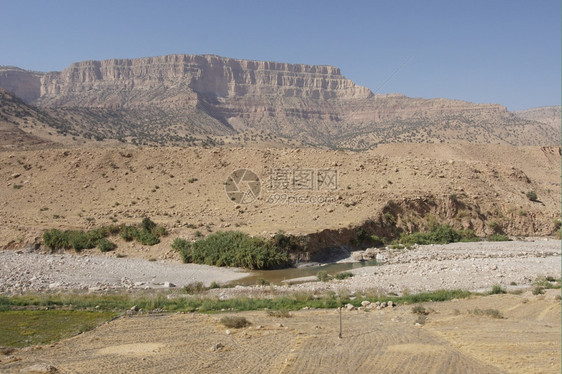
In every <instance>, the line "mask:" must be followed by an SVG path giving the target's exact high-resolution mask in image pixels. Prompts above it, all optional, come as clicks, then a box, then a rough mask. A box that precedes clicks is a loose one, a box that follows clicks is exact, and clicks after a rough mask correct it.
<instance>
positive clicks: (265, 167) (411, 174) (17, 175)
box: [0, 144, 560, 250]
mask: <svg viewBox="0 0 562 374" xmlns="http://www.w3.org/2000/svg"><path fill="white" fill-rule="evenodd" d="M1 154H2V157H1V158H0V160H1V161H0V178H1V179H2V180H4V181H5V182H4V183H3V184H2V185H0V206H1V207H2V209H1V210H0V215H1V217H0V218H1V220H2V222H4V223H5V224H4V225H3V226H2V228H1V229H0V246H3V247H21V246H24V245H25V244H26V243H31V242H34V241H38V240H39V237H40V236H41V234H42V232H43V231H44V230H46V229H49V228H54V227H56V228H63V229H64V228H80V229H85V228H89V227H97V226H100V225H106V224H112V223H138V222H139V221H140V220H141V219H142V218H143V217H145V216H149V217H151V218H152V219H153V220H154V221H156V222H158V223H161V224H164V225H165V226H166V227H167V228H168V229H169V230H170V231H171V233H172V235H171V236H170V238H169V239H167V241H164V242H163V243H162V244H161V245H162V248H165V249H166V250H167V249H169V241H171V239H172V238H174V237H178V236H182V237H185V238H192V239H195V238H196V236H197V235H199V234H198V233H197V231H199V232H201V233H202V234H203V235H207V234H209V233H210V232H214V231H218V230H242V231H246V232H249V233H251V234H258V235H265V236H267V235H270V234H273V233H275V232H277V231H278V230H284V231H286V232H288V233H291V234H301V235H311V240H312V242H314V243H316V245H317V247H318V248H321V247H329V246H332V245H338V244H346V243H348V242H349V241H350V240H351V239H352V238H353V236H354V235H355V234H356V229H357V227H360V226H363V227H364V228H366V229H368V230H370V231H371V232H375V233H377V234H379V235H386V236H391V235H396V234H397V233H399V232H400V231H402V230H416V229H423V228H424V227H426V226H427V224H428V222H429V221H430V220H431V219H437V220H438V221H441V222H448V223H450V224H452V225H453V226H455V227H457V228H471V229H473V230H475V231H476V232H477V234H479V235H481V236H484V235H488V234H491V233H493V232H505V233H507V234H510V235H550V234H552V233H553V232H554V231H555V229H556V227H555V220H556V219H557V218H558V217H559V203H560V150H559V148H557V147H513V146H498V145H493V146H492V145H470V144H448V145H445V144H443V145H427V144H425V145H424V144H420V145H415V144H395V145H385V146H381V147H379V148H377V149H376V150H372V151H369V152H362V153H357V152H349V151H329V150H318V149H310V148H308V149H256V148H227V147H216V148H209V149H205V148H198V147H197V148H187V149H186V148H108V149H100V148H90V149H66V150H65V149H44V150H35V151H13V152H2V153H1ZM238 169H249V170H251V171H253V172H254V173H255V174H256V175H257V177H258V178H259V180H260V187H261V190H260V191H259V197H257V198H256V199H255V200H253V199H252V196H249V195H248V196H249V197H250V198H249V199H248V200H245V201H242V200H241V199H240V198H239V197H240V196H239V195H236V194H232V190H231V189H230V190H228V189H229V185H228V183H227V179H228V177H229V175H230V174H231V173H232V172H233V171H235V170H238ZM237 180H239V181H240V180H242V181H241V182H240V183H239V184H238V188H239V189H240V191H249V190H250V188H249V186H250V185H251V184H250V183H249V180H247V179H243V178H242V177H241V178H238V179H237ZM227 190H228V191H227ZM529 191H535V192H536V193H537V196H538V201H534V202H533V201H530V200H529V199H528V198H527V196H526V194H527V192H529ZM233 200H234V201H233ZM432 217H433V218H432ZM122 245H129V244H125V243H122Z"/></svg>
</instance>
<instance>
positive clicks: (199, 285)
mask: <svg viewBox="0 0 562 374" xmlns="http://www.w3.org/2000/svg"><path fill="white" fill-rule="evenodd" d="M183 290H184V291H185V293H188V294H194V293H200V292H203V291H205V286H204V285H203V282H195V283H190V284H188V285H186V286H184V287H183Z"/></svg>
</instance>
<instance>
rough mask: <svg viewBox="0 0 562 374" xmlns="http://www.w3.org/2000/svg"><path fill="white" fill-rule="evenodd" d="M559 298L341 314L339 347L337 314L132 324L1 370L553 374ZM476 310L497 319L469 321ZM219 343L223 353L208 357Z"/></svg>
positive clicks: (31, 352) (500, 298)
mask: <svg viewBox="0 0 562 374" xmlns="http://www.w3.org/2000/svg"><path fill="white" fill-rule="evenodd" d="M558 294H559V291H558V290H550V291H549V292H547V293H546V294H545V295H540V296H533V295H532V294H531V293H530V292H527V293H524V294H521V295H492V296H486V297H475V298H471V299H467V300H453V301H450V302H443V303H426V304H424V307H425V308H426V309H428V310H432V312H431V313H430V314H429V316H428V318H427V322H426V324H425V325H423V326H416V325H415V324H414V322H415V320H416V317H417V316H416V315H415V314H413V313H412V311H411V309H412V308H411V306H409V305H400V306H397V307H394V308H385V309H383V310H375V309H373V310H370V311H366V310H360V311H358V310H354V311H344V312H343V318H342V320H343V339H338V328H339V319H338V312H337V311H336V310H308V311H298V312H295V313H294V314H293V317H292V318H286V319H285V318H284V319H279V318H274V317H271V316H268V315H267V314H266V312H264V311H259V312H245V313H241V315H243V316H244V317H246V318H247V319H248V320H249V321H250V322H252V325H251V326H250V327H247V328H244V329H239V330H232V331H231V333H230V334H227V333H226V329H225V328H224V327H223V326H222V325H221V324H220V323H219V321H218V320H219V318H218V317H217V316H215V315H202V314H197V313H195V314H152V315H150V314H149V315H137V316H131V317H123V318H120V319H118V320H115V321H112V322H109V323H106V324H104V325H102V326H101V327H99V328H97V329H96V330H93V331H89V332H86V333H83V334H81V335H79V336H76V337H74V338H71V339H67V340H64V341H61V342H59V343H56V344H53V345H51V346H40V347H33V348H30V349H24V350H19V351H16V352H15V353H13V354H12V356H9V357H6V356H0V358H1V359H2V361H3V362H2V363H1V364H0V370H1V371H2V372H6V373H17V372H19V370H20V369H22V368H26V367H29V366H30V365H33V364H37V363H43V364H50V365H53V366H55V367H56V368H58V369H59V370H60V372H62V373H117V372H129V373H195V372H196V373H312V372H314V373H338V372H367V373H369V372H379V371H380V372H390V373H420V372H424V373H440V374H441V373H477V374H481V373H506V372H507V373H559V372H560V333H561V330H560V301H559V300H555V295H558ZM475 308H479V309H482V310H485V309H497V310H499V311H500V312H501V313H502V314H503V316H504V318H503V319H493V318H490V317H486V316H476V315H474V314H473V313H470V312H469V311H473V310H474V309H475ZM218 343H221V344H222V345H223V346H224V347H222V348H219V349H215V350H213V346H214V345H216V344H218Z"/></svg>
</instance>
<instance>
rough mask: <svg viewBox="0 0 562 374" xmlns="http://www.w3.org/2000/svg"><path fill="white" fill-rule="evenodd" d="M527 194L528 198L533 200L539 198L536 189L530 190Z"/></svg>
mask: <svg viewBox="0 0 562 374" xmlns="http://www.w3.org/2000/svg"><path fill="white" fill-rule="evenodd" d="M525 196H527V199H529V200H531V201H537V200H538V196H537V193H536V192H535V191H529V192H527V193H526V194H525Z"/></svg>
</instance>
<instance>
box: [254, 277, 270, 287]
mask: <svg viewBox="0 0 562 374" xmlns="http://www.w3.org/2000/svg"><path fill="white" fill-rule="evenodd" d="M256 284H257V285H258V286H269V281H268V280H267V279H264V278H258V279H257V280H256Z"/></svg>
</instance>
